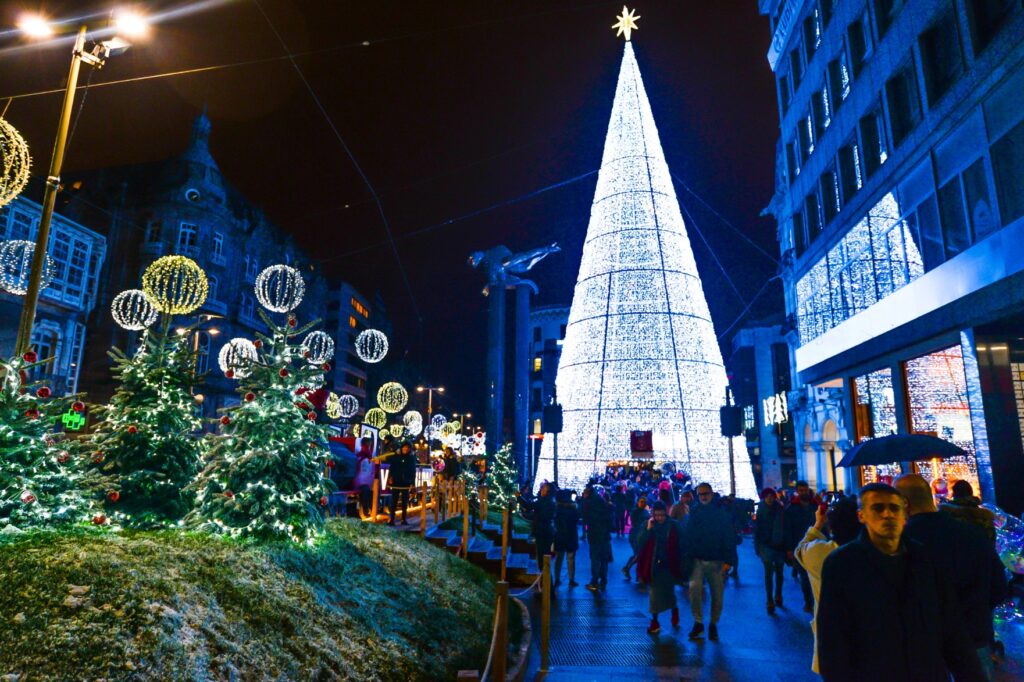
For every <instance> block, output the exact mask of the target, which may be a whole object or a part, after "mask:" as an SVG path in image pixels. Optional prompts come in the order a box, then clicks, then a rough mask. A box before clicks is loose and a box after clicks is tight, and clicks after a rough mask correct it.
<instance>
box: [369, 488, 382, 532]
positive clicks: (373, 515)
mask: <svg viewBox="0 0 1024 682" xmlns="http://www.w3.org/2000/svg"><path fill="white" fill-rule="evenodd" d="M379 504H380V481H378V480H377V479H374V480H373V506H371V507H370V523H377V506H378V505H379Z"/></svg>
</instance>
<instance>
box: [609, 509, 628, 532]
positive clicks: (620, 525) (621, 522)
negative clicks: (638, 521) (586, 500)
mask: <svg viewBox="0 0 1024 682" xmlns="http://www.w3.org/2000/svg"><path fill="white" fill-rule="evenodd" d="M612 521H613V523H614V524H615V534H616V535H618V536H622V535H625V533H626V510H625V509H616V510H615V514H614V515H613V517H612Z"/></svg>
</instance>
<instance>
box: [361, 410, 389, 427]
mask: <svg viewBox="0 0 1024 682" xmlns="http://www.w3.org/2000/svg"><path fill="white" fill-rule="evenodd" d="M363 421H364V422H366V423H367V424H369V425H370V426H374V427H376V428H378V429H382V428H384V425H385V424H387V423H388V413H387V412H385V411H384V410H382V409H380V408H379V407H371V408H370V409H369V410H367V411H366V416H365V417H363Z"/></svg>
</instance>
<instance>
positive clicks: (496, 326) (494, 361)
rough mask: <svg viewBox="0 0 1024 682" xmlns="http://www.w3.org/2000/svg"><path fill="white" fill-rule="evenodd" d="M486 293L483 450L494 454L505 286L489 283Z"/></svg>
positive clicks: (500, 413) (498, 440) (500, 409)
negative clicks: (485, 403)
mask: <svg viewBox="0 0 1024 682" xmlns="http://www.w3.org/2000/svg"><path fill="white" fill-rule="evenodd" d="M487 290H488V292H489V294H488V296H487V297H488V299H490V301H489V307H488V311H487V391H488V397H487V449H488V450H490V451H491V452H497V451H498V448H500V447H501V446H502V433H501V428H502V420H503V417H504V413H505V410H504V407H505V406H504V402H503V399H504V395H505V286H504V284H503V283H497V282H489V283H488V285H487Z"/></svg>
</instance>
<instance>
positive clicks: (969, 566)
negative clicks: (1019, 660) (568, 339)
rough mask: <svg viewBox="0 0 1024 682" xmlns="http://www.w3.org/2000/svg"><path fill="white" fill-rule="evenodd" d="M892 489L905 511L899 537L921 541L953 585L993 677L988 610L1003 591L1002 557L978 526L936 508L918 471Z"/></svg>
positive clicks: (983, 664)
mask: <svg viewBox="0 0 1024 682" xmlns="http://www.w3.org/2000/svg"><path fill="white" fill-rule="evenodd" d="M896 489H897V490H899V491H900V493H901V494H902V495H903V497H904V498H906V500H907V514H909V515H910V520H909V521H907V526H906V528H904V529H903V538H904V539H905V540H916V541H917V542H920V543H921V544H922V545H924V548H925V549H926V550H927V551H928V557H929V558H930V559H931V561H932V563H933V564H934V565H935V567H936V568H938V569H939V571H941V572H942V573H943V574H945V576H946V578H947V579H948V580H949V582H950V583H951V584H952V585H953V590H954V591H955V592H956V595H957V598H958V601H959V604H960V618H961V619H962V620H963V623H964V627H965V629H966V630H967V634H968V635H969V636H970V638H971V641H973V642H974V648H975V649H976V650H977V652H978V661H979V662H980V663H981V667H982V669H983V670H984V671H985V674H986V676H987V678H988V679H992V676H993V675H994V674H995V670H994V669H993V666H992V642H993V641H994V639H995V632H994V630H993V629H992V610H993V609H994V608H995V607H996V606H998V605H999V602H1001V601H1002V600H1003V599H1005V598H1006V596H1007V592H1008V590H1007V584H1006V577H1005V576H1006V573H1005V569H1004V568H1003V562H1002V561H1000V560H999V555H998V554H996V550H995V548H994V547H993V546H992V543H991V542H989V540H988V537H987V536H986V535H985V531H984V530H982V528H981V527H979V526H977V525H974V524H972V523H969V522H966V521H960V520H958V519H955V518H953V517H952V516H950V515H949V514H943V513H940V512H939V511H938V510H937V509H936V508H935V498H933V497H932V490H931V486H929V485H928V481H926V480H925V479H924V478H922V477H921V476H920V475H919V474H905V475H903V476H900V477H899V478H898V479H896Z"/></svg>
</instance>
